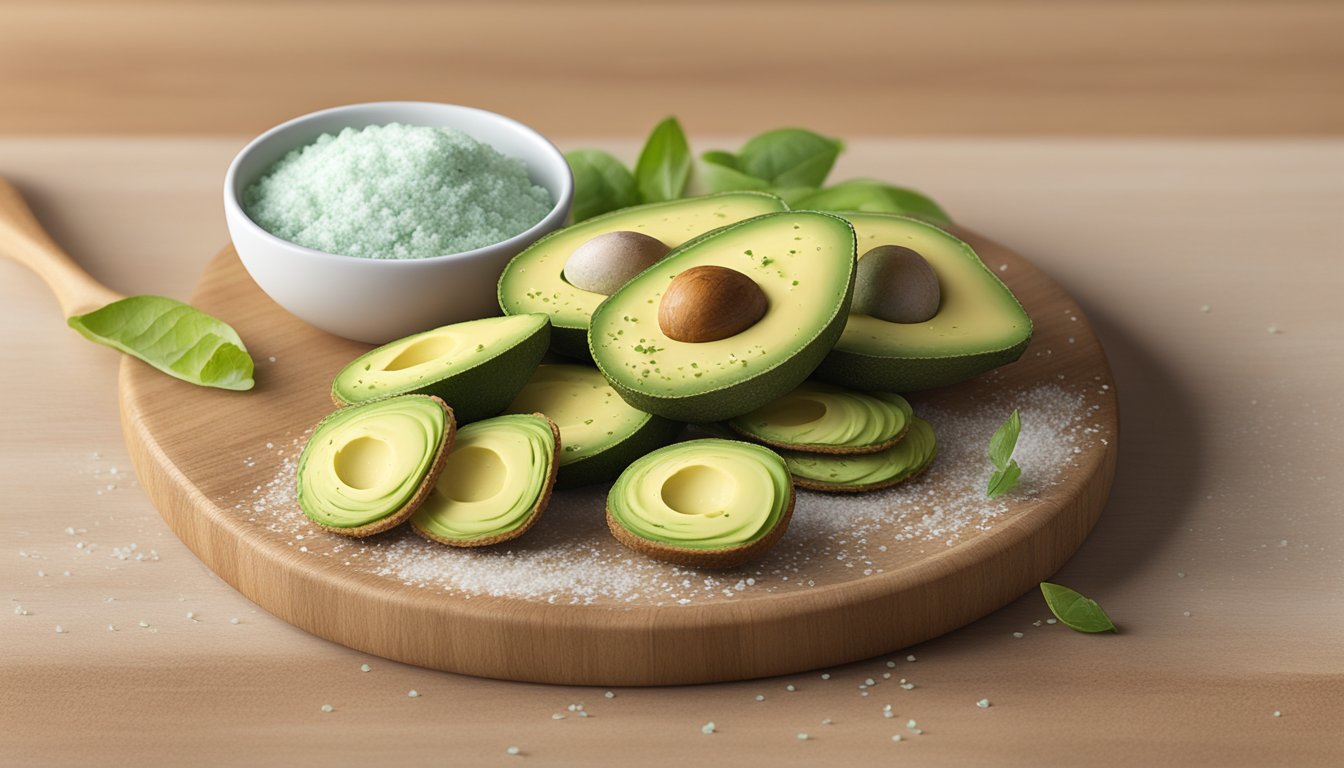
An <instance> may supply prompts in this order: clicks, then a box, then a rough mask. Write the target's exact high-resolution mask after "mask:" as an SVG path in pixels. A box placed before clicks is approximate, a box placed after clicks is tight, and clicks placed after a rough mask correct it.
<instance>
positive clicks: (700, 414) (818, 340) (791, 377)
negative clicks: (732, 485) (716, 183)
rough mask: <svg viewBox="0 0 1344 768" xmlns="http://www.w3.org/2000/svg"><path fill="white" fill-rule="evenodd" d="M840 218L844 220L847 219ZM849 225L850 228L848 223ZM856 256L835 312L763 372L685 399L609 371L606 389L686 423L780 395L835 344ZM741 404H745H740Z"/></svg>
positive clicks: (723, 416) (850, 297) (729, 414)
mask: <svg viewBox="0 0 1344 768" xmlns="http://www.w3.org/2000/svg"><path fill="white" fill-rule="evenodd" d="M770 215H774V214H766V215H765V216H758V217H756V218H754V219H747V220H745V221H740V222H737V223H735V224H729V225H728V226H725V227H720V228H719V229H715V230H712V231H709V232H706V233H704V234H702V235H700V236H699V237H696V238H693V239H691V240H689V241H687V242H686V243H684V244H683V245H681V246H680V247H678V248H675V249H673V251H672V252H671V253H669V254H668V255H667V256H665V257H663V261H667V260H668V259H670V258H673V257H675V256H676V255H677V254H678V253H680V252H681V251H684V250H687V249H690V248H694V247H695V246H698V245H699V244H700V243H701V242H702V241H704V240H707V239H709V238H712V237H714V236H717V235H719V234H720V233H723V232H726V231H728V230H731V229H736V228H738V227H743V226H750V225H751V224H752V223H753V222H755V221H757V220H759V219H763V218H766V216H770ZM823 215H830V214H823ZM834 218H838V219H840V220H841V221H845V219H843V218H842V217H839V216H836V217H834ZM845 223H846V224H848V222H847V221H846V222H845ZM850 229H851V232H852V231H853V227H852V225H851V227H850ZM857 258H858V256H857V250H856V252H855V254H853V255H852V257H851V263H850V270H849V284H848V286H847V287H846V288H845V295H844V298H843V300H842V301H841V302H840V305H839V311H837V312H836V313H835V316H834V317H832V318H831V319H830V321H829V322H827V323H826V325H825V326H824V327H823V328H822V329H821V331H820V332H819V333H818V334H817V335H816V336H815V337H813V339H812V340H811V341H810V342H808V343H807V345H806V346H804V347H803V348H802V349H800V350H799V351H798V354H796V355H794V356H793V357H791V358H788V359H787V360H782V361H779V363H778V364H776V365H775V366H773V367H772V368H771V369H770V370H768V371H765V372H764V374H766V375H762V374H760V373H758V374H756V375H754V376H752V377H751V378H748V379H743V380H741V381H737V382H734V383H733V384H730V385H728V386H726V387H723V388H721V389H718V390H714V391H711V392H706V393H704V394H703V395H699V396H697V397H695V398H690V399H684V398H679V397H658V396H656V395H650V394H647V393H644V392H638V391H635V390H633V389H630V388H629V387H627V386H625V385H623V384H621V383H620V382H619V381H616V380H615V379H614V378H613V377H611V376H608V377H607V382H608V383H610V384H611V387H612V389H615V390H616V392H617V393H619V394H620V396H621V397H622V398H623V399H624V400H625V401H626V402H627V403H629V404H630V405H633V406H634V407H636V408H638V409H639V410H641V411H645V412H647V413H656V414H657V415H659V416H662V417H664V418H668V419H672V420H673V421H680V422H685V423H688V424H703V423H708V422H716V421H727V420H728V419H731V418H733V417H735V416H740V415H742V414H743V413H746V412H748V411H751V410H753V409H754V408H756V407H758V406H759V405H762V404H765V403H768V402H770V401H771V400H776V399H778V398H780V397H783V396H784V395H786V394H788V393H789V392H792V391H793V390H794V389H796V388H797V387H798V385H799V384H802V383H803V382H804V381H806V380H807V378H808V376H809V375H811V374H812V372H813V371H815V370H816V369H817V366H819V365H820V364H821V362H822V360H824V359H825V358H826V356H827V354H829V353H830V352H831V350H832V349H833V348H834V347H835V343H836V342H837V341H839V340H840V335H841V334H842V333H844V331H845V323H846V322H848V320H849V308H850V305H851V304H852V303H853V301H854V278H855V273H856V269H855V266H854V265H855V264H856V263H857ZM599 311H600V308H599ZM592 343H593V340H592V338H591V335H590V336H589V339H588V344H589V356H590V357H592V359H594V360H597V359H598V358H597V356H595V355H593V353H592ZM597 366H598V368H599V369H600V368H601V367H602V364H601V362H598V363H597ZM781 369H782V370H781ZM604 373H605V372H604ZM744 404H750V405H749V406H746V407H744Z"/></svg>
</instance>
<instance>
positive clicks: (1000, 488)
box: [985, 409, 1022, 499]
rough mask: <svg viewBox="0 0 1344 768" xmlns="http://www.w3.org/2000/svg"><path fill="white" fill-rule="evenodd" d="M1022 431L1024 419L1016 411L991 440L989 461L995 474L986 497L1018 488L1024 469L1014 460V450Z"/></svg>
mask: <svg viewBox="0 0 1344 768" xmlns="http://www.w3.org/2000/svg"><path fill="white" fill-rule="evenodd" d="M1021 431H1022V417H1021V416H1019V415H1018V413H1017V410H1016V409H1014V410H1013V414H1012V415H1011V416H1009V417H1008V420H1007V421H1005V422H1003V424H1001V425H1000V426H999V428H998V429H997V430H995V431H994V436H993V437H991V438H990V439H989V460H990V461H991V462H993V464H994V474H992V475H990V476H989V487H988V488H987V489H986V490H985V495H986V496H988V497H990V498H991V499H992V498H994V497H995V496H1002V495H1003V494H1005V493H1008V492H1009V491H1011V490H1013V489H1014V488H1016V487H1017V481H1018V478H1020V477H1021V476H1022V468H1021V467H1019V466H1018V465H1017V461H1016V460H1015V459H1013V449H1015V448H1016V447H1017V436H1018V433H1020V432H1021Z"/></svg>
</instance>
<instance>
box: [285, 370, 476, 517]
mask: <svg viewBox="0 0 1344 768" xmlns="http://www.w3.org/2000/svg"><path fill="white" fill-rule="evenodd" d="M454 430H455V422H454V421H453V411H452V409H451V408H449V407H448V406H447V405H445V404H444V402H443V401H442V400H440V399H438V398H437V397H431V396H428V395H402V396H399V397H390V398H386V399H383V400H377V401H374V402H370V403H364V404H362V405H354V406H350V407H349V408H342V409H340V410H338V411H336V412H335V413H332V414H331V415H329V416H327V417H326V418H325V419H323V420H322V421H321V422H319V423H318V425H317V427H316V428H314V429H313V434H312V437H310V438H309V439H308V443H307V445H305V446H304V448H303V452H302V453H301V454H300V455H299V467H298V477H297V486H298V488H297V495H298V501H299V509H301V510H302V511H303V513H304V514H305V515H307V516H308V518H309V519H310V520H312V521H313V522H314V523H316V524H318V525H319V526H321V527H322V528H324V529H326V530H328V531H331V532H332V533H338V534H340V535H342V536H352V537H355V538H360V537H364V536H372V535H373V534H375V533H381V532H382V531H385V530H387V529H389V528H392V527H395V526H396V525H398V524H400V523H401V522H402V521H404V520H405V519H406V518H408V517H410V516H411V514H413V513H414V512H415V511H416V509H417V508H418V507H419V506H420V505H421V503H423V502H424V500H425V499H426V498H427V497H428V496H429V494H430V491H431V490H432V489H433V487H434V482H435V480H436V478H437V477H438V476H439V473H440V472H441V471H442V470H443V467H444V463H445V462H446V460H447V457H448V452H449V450H450V448H451V447H452V445H453V437H454Z"/></svg>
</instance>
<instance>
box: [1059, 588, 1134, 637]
mask: <svg viewBox="0 0 1344 768" xmlns="http://www.w3.org/2000/svg"><path fill="white" fill-rule="evenodd" d="M1041 594H1042V595H1044V596H1045V604H1046V605H1048V606H1049V607H1050V612H1051V613H1053V614H1055V618H1057V619H1059V621H1060V623H1062V624H1063V625H1064V626H1066V627H1068V628H1069V629H1074V630H1077V631H1079V632H1089V633H1096V632H1115V631H1117V630H1116V628H1115V624H1114V623H1112V622H1111V617H1109V616H1107V615H1106V612H1105V611H1103V610H1102V609H1101V606H1100V605H1097V601H1096V600H1092V599H1090V598H1086V597H1083V596H1082V595H1080V594H1078V593H1077V592H1075V591H1073V590H1072V589H1069V588H1068V587H1064V586H1060V585H1059V584H1051V583H1050V582H1048V581H1043V582H1041Z"/></svg>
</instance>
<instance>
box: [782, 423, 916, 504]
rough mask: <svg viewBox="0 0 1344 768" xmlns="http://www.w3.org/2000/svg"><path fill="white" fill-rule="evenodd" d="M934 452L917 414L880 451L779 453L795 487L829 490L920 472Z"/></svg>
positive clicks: (875, 484) (882, 483)
mask: <svg viewBox="0 0 1344 768" xmlns="http://www.w3.org/2000/svg"><path fill="white" fill-rule="evenodd" d="M937 453H938V441H937V438H936V437H935V436H934V434H933V427H932V426H930V425H929V423H928V422H927V421H925V420H923V419H921V418H919V417H917V416H912V417H911V419H910V429H909V430H908V431H907V432H906V434H905V437H904V438H902V439H901V441H900V442H899V443H897V444H896V445H894V446H892V447H890V448H888V449H887V450H885V451H882V452H881V453H869V454H864V455H861V456H835V455H822V454H817V453H799V452H796V451H784V452H782V453H781V454H780V455H781V456H783V457H784V461H785V463H787V464H788V467H789V472H791V473H793V482H794V484H795V485H797V486H798V487H799V488H807V489H809V490H813V491H827V492H831V493H854V492H858V491H875V490H878V489H880V488H889V487H891V486H893V485H896V484H898V483H903V482H905V481H906V480H909V479H911V478H913V477H915V476H916V475H918V474H919V473H921V472H923V471H924V470H925V469H927V468H928V466H929V465H930V464H932V463H933V458H934V456H936V455H937Z"/></svg>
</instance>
